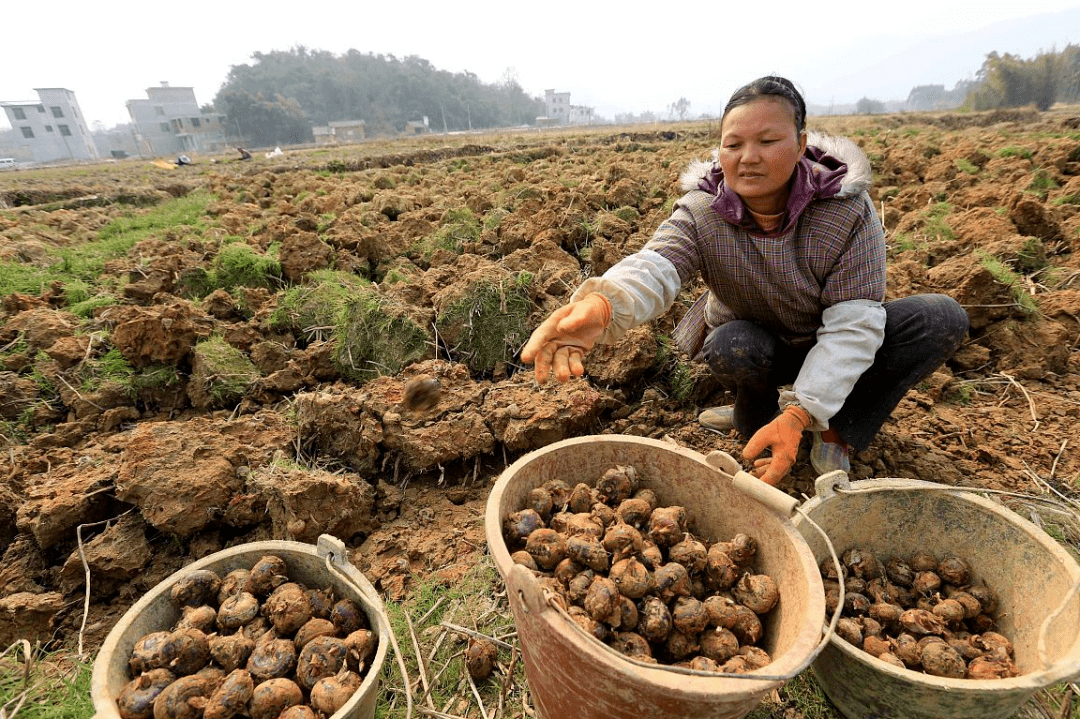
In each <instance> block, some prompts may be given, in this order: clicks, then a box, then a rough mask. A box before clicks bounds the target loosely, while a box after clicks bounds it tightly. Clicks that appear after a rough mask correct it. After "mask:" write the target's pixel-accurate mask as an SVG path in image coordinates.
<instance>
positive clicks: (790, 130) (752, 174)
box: [720, 95, 806, 214]
mask: <svg viewBox="0 0 1080 719" xmlns="http://www.w3.org/2000/svg"><path fill="white" fill-rule="evenodd" d="M805 149H806V133H805V132H798V131H797V130H796V129H795V113H794V110H793V109H792V107H791V105H790V103H788V102H787V100H784V99H783V98H779V97H773V96H769V95H762V96H760V97H757V98H755V99H753V100H751V101H750V102H748V103H746V104H745V105H739V106H738V107H734V108H732V109H731V110H729V111H728V114H727V117H725V118H724V121H723V125H721V128H720V167H721V168H722V169H723V170H724V182H725V183H726V184H727V186H728V187H730V188H731V189H732V190H734V191H735V192H736V193H738V195H739V197H741V198H742V199H743V202H745V203H746V205H747V206H748V207H749V208H750V209H752V210H754V211H755V212H761V213H763V214H773V213H776V212H782V211H783V209H784V208H785V207H786V206H787V198H788V180H790V179H791V173H792V172H794V171H795V165H796V164H798V162H799V158H800V157H802V154H803V151H804V150H805Z"/></svg>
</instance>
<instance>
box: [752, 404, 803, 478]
mask: <svg viewBox="0 0 1080 719" xmlns="http://www.w3.org/2000/svg"><path fill="white" fill-rule="evenodd" d="M809 426H810V415H808V414H807V413H806V410H804V409H803V408H802V407H799V406H797V405H793V404H789V405H788V406H787V407H785V408H784V411H783V412H781V413H780V415H779V416H778V417H777V418H776V419H774V420H773V421H772V422H769V423H768V424H767V425H765V426H764V427H762V428H761V429H759V430H758V431H757V432H755V433H754V436H753V437H751V438H750V441H749V442H747V443H746V447H745V448H744V449H743V457H745V458H746V459H755V458H756V457H757V456H758V455H759V454H761V453H762V452H763V451H765V450H766V449H768V450H770V454H771V456H769V457H764V458H762V459H758V460H756V461H755V462H754V469H753V472H752V474H753V475H754V476H755V477H757V478H758V479H760V480H762V481H763V482H765V483H766V484H771V485H773V486H776V484H777V483H778V482H779V481H780V480H781V479H783V478H784V476H785V475H786V474H787V473H788V471H789V470H790V469H791V467H792V465H794V464H795V457H796V455H798V453H799V441H800V440H801V439H802V433H803V432H804V431H805V430H806V428H807V427H809Z"/></svg>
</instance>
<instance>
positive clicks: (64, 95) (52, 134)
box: [0, 87, 98, 162]
mask: <svg viewBox="0 0 1080 719" xmlns="http://www.w3.org/2000/svg"><path fill="white" fill-rule="evenodd" d="M34 92H36V93H37V96H38V101H37V102H0V107H3V108H4V112H5V113H6V114H7V119H8V122H9V123H11V127H12V129H13V130H14V132H15V141H16V143H17V145H16V149H15V151H14V154H15V155H17V156H18V158H19V159H21V160H23V161H24V162H65V161H67V162H75V161H78V160H96V159H97V158H98V152H97V148H96V147H95V146H94V141H93V139H92V138H91V136H90V129H89V128H88V127H87V126H86V120H85V119H84V118H83V114H82V110H80V109H79V103H78V101H77V100H76V99H75V93H74V92H72V91H71V90H67V89H64V88H62V87H41V88H35V89H34Z"/></svg>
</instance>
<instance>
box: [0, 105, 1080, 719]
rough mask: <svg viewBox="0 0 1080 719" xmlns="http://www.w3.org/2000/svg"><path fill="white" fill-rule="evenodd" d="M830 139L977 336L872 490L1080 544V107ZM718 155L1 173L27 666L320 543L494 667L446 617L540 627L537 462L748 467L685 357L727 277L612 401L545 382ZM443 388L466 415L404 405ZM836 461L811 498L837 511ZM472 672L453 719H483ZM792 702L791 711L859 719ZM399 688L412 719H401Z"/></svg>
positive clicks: (921, 274)
mask: <svg viewBox="0 0 1080 719" xmlns="http://www.w3.org/2000/svg"><path fill="white" fill-rule="evenodd" d="M808 125H809V129H810V130H811V131H818V132H825V133H828V134H834V135H841V136H846V137H849V138H851V139H853V140H855V141H856V142H857V143H858V144H859V145H860V146H861V147H862V148H863V151H864V152H865V153H866V154H867V155H868V157H869V158H870V160H871V162H872V166H873V170H874V187H873V189H872V191H871V195H872V197H873V199H874V202H875V204H876V205H877V206H878V207H879V214H880V216H881V219H882V221H883V223H884V225H885V229H886V236H887V239H888V243H889V270H888V273H889V274H888V295H889V297H890V298H896V297H902V296H905V295H909V294H913V293H916V292H943V293H947V294H949V295H951V296H953V297H954V298H956V299H957V300H958V301H959V302H960V303H961V304H962V305H963V306H964V307H965V308H966V310H967V311H968V314H969V316H970V318H971V331H970V333H969V336H968V338H967V340H966V341H965V343H964V345H963V347H962V348H961V349H960V351H959V352H958V353H957V355H956V356H955V357H954V358H953V359H952V360H950V361H949V363H948V364H947V365H946V366H944V367H942V368H941V369H940V370H938V371H937V372H936V373H935V374H933V375H932V376H931V377H930V378H928V379H927V380H926V381H924V382H923V383H921V384H920V385H919V386H918V387H916V388H915V389H913V390H912V391H911V392H909V394H908V396H907V397H906V398H905V399H904V400H903V401H902V402H901V404H900V405H899V407H898V408H897V410H896V411H895V412H894V414H893V416H892V418H891V419H890V421H889V422H887V423H886V425H885V426H884V428H883V429H882V431H881V432H880V434H879V435H878V437H877V438H876V439H875V440H874V442H873V443H872V444H871V446H870V448H869V449H868V450H867V451H865V452H861V453H859V454H857V455H855V456H854V457H853V458H852V477H851V478H852V479H853V480H857V479H868V478H883V477H907V478H913V479H921V480H927V481H933V482H939V483H943V484H948V485H952V486H956V487H962V488H967V489H972V490H979V489H990V490H1001V491H1006V492H1011V493H1017V494H1026V495H1038V496H1043V497H1050V498H1052V499H1054V500H1055V501H1056V502H1057V503H1058V504H1059V506H1060V509H1059V510H1058V511H1046V510H1045V506H1046V505H1045V503H1042V504H1040V503H1036V502H1031V501H1027V500H1024V499H1023V498H1016V497H1003V498H1002V500H1001V501H1003V502H1004V503H1006V504H1007V505H1009V506H1010V507H1012V508H1013V509H1016V510H1017V511H1018V512H1020V513H1021V514H1022V515H1023V516H1025V517H1030V518H1031V519H1032V520H1033V521H1036V522H1040V523H1042V524H1043V525H1044V527H1045V528H1046V530H1047V531H1048V532H1049V533H1050V534H1051V535H1052V536H1054V537H1055V538H1056V539H1058V540H1059V541H1061V542H1062V543H1064V544H1066V545H1067V546H1070V547H1071V548H1072V549H1073V550H1074V553H1076V552H1080V520H1078V519H1077V516H1078V515H1077V512H1078V511H1080V510H1078V509H1077V507H1078V506H1080V505H1077V502H1080V432H1078V431H1077V427H1078V425H1080V107H1066V108H1055V109H1053V110H1051V111H1049V112H1045V113H1039V112H1036V111H1034V110H1015V111H997V112H993V113H970V114H908V115H881V116H867V117H829V118H821V117H811V118H808ZM718 142H719V135H718V128H717V125H716V123H715V122H713V123H708V122H695V123H680V124H672V125H658V126H632V127H609V126H606V127H593V128H582V129H574V130H570V129H567V130H544V131H540V132H538V131H517V132H507V133H475V134H468V135H449V136H423V137H415V138H404V139H401V140H395V141H372V142H369V143H365V144H361V145H354V146H346V147H336V148H317V149H311V148H308V149H293V150H286V151H285V152H284V154H282V155H280V156H276V157H267V156H265V155H264V153H262V152H255V153H253V154H254V157H253V158H252V159H251V160H249V161H238V160H236V157H235V152H234V153H223V154H222V155H221V156H217V157H210V156H199V157H193V159H194V160H195V164H194V165H192V166H187V167H168V166H161V165H155V164H153V163H151V162H148V161H135V160H123V161H118V162H111V163H102V164H95V165H82V166H74V167H63V168H43V169H36V170H19V171H5V172H0V449H2V451H3V459H2V460H0V649H2V648H4V647H6V646H8V645H10V644H12V642H14V641H15V640H16V639H17V638H19V637H27V638H30V639H31V641H35V640H36V641H40V642H42V643H43V644H46V645H47V646H49V647H52V648H63V649H65V650H67V651H73V650H74V648H75V647H76V646H78V647H81V648H83V651H84V652H85V653H87V654H92V653H93V652H94V651H96V648H97V647H98V646H100V644H101V642H102V641H103V640H104V638H105V636H106V634H107V633H108V632H109V630H110V629H111V628H112V626H113V625H114V624H115V623H116V621H117V620H118V619H119V618H120V617H121V616H122V615H123V613H124V612H125V611H126V610H127V609H128V608H129V607H130V606H131V605H132V604H133V603H134V602H135V601H137V600H138V599H139V598H140V597H141V596H142V595H143V594H144V593H145V592H146V591H147V590H149V589H150V588H152V587H153V586H154V585H156V584H157V583H158V582H160V581H161V580H162V579H164V578H165V577H166V576H168V575H169V574H171V573H172V572H174V571H176V570H177V569H178V568H180V567H182V566H184V565H185V564H188V563H190V562H191V561H193V560H195V559H198V558H201V557H204V556H206V555H208V554H211V553H213V552H216V551H218V550H221V549H223V548H225V547H229V546H233V545H236V544H239V543H243V542H250V541H258V540H264V539H293V540H299V541H307V542H313V541H315V539H316V538H317V537H318V536H319V535H320V534H322V533H330V534H334V535H335V536H338V537H340V538H341V539H343V540H344V541H345V542H346V544H347V546H348V547H349V550H350V558H351V560H352V562H353V563H354V564H355V565H356V566H357V567H358V568H359V569H360V570H361V571H363V572H364V573H365V575H366V576H367V577H368V578H369V579H370V580H371V582H372V583H373V584H374V586H375V587H376V588H377V589H378V590H379V591H380V593H381V594H382V595H383V596H384V597H385V599H386V600H387V602H388V603H389V604H390V605H391V607H392V613H393V614H394V616H395V617H398V618H400V615H401V613H402V612H408V613H409V614H411V615H413V616H412V618H413V619H419V618H421V617H423V618H425V620H426V626H427V628H425V627H424V626H418V627H416V630H417V635H416V641H417V642H418V643H419V644H420V645H421V646H422V647H423V648H424V649H425V651H431V653H432V656H433V657H434V655H435V650H437V649H438V650H440V651H442V652H443V654H440V655H439V656H440V658H441V657H442V656H446V657H451V656H452V655H453V652H454V651H457V652H460V650H461V648H462V647H463V641H464V640H463V635H459V634H454V632H452V631H451V632H450V635H451V636H450V638H449V640H448V641H446V646H444V647H441V648H440V647H438V646H435V644H436V641H437V640H438V641H440V642H441V641H442V640H440V639H438V638H439V636H440V631H441V630H439V629H438V627H439V626H440V623H439V621H438V620H439V618H440V617H441V618H443V619H444V620H445V621H446V622H450V623H454V624H457V625H468V626H471V627H473V628H484V627H485V626H487V627H488V628H487V629H484V631H485V632H487V631H490V632H496V631H499V632H502V633H503V634H504V635H507V636H509V635H508V634H507V632H508V631H509V629H508V627H509V624H510V616H509V613H508V610H507V609H506V606H505V597H501V596H500V592H501V586H500V583H499V581H498V577H497V575H496V574H495V573H494V571H493V570H492V567H491V566H490V560H489V559H488V558H487V557H486V553H485V538H484V517H483V514H484V508H485V502H486V499H487V493H488V490H489V489H490V487H491V486H492V484H493V483H494V481H495V480H496V479H497V478H498V476H499V474H500V473H501V472H502V470H503V469H504V468H505V467H506V466H508V465H509V464H510V463H512V462H513V461H514V460H515V459H516V458H517V457H519V456H521V455H522V454H524V453H526V452H528V451H530V450H532V449H536V448H539V447H542V446H545V445H547V444H550V443H551V442H554V441H557V440H560V439H564V438H568V437H574V436H580V435H588V434H605V433H618V434H632V435H638V436H645V437H652V438H657V439H663V440H666V441H670V442H673V443H675V444H678V445H681V446H684V447H688V448H690V449H693V450H696V451H699V452H702V453H707V452H709V451H711V450H713V449H720V450H723V451H726V452H728V453H729V454H731V455H732V456H734V457H736V458H738V457H739V456H740V451H741V447H742V442H741V441H740V440H739V439H738V438H737V437H735V436H734V434H731V435H718V434H715V433H712V432H709V431H707V430H704V429H702V428H701V427H699V426H698V424H697V422H696V417H697V414H698V412H699V411H700V410H701V409H703V408H705V407H708V406H712V405H715V404H724V403H728V402H730V401H731V397H730V396H729V395H727V394H726V393H725V392H724V390H723V389H721V388H719V387H718V386H717V385H716V383H715V382H714V381H713V380H712V379H711V378H710V377H709V375H708V372H707V370H705V369H704V368H703V367H702V366H699V365H694V364H692V363H689V362H687V361H686V359H685V358H682V357H679V356H678V355H677V354H676V353H675V352H673V351H672V349H671V345H670V339H669V337H670V333H671V331H672V329H673V328H674V326H675V324H676V323H677V322H678V320H679V319H680V318H681V316H682V313H683V312H685V311H686V309H687V308H688V307H689V305H690V303H691V302H692V301H693V300H694V299H695V298H696V297H697V295H698V293H700V291H701V287H700V286H695V287H689V288H684V291H683V293H682V295H681V297H680V299H679V301H678V302H677V303H676V305H675V306H674V307H673V308H672V309H671V310H670V311H669V312H668V313H667V314H666V315H665V316H664V317H662V318H660V319H658V320H656V321H654V322H653V323H651V324H650V325H647V326H644V327H641V328H638V329H636V330H634V331H632V332H631V333H630V334H629V335H628V336H627V337H626V338H625V339H624V340H622V341H621V342H620V343H619V344H618V345H615V346H613V347H609V348H599V349H598V350H596V351H594V352H593V354H592V356H591V357H590V358H589V359H588V361H587V370H588V375H587V376H586V377H585V378H582V379H580V380H575V381H572V382H570V383H567V384H566V385H562V386H555V385H554V384H551V385H545V386H542V387H538V386H537V385H536V383H535V382H534V380H533V377H532V374H531V372H530V371H522V369H523V368H522V367H521V366H520V365H519V364H518V363H517V361H516V353H517V352H518V351H519V350H520V348H521V346H522V345H523V344H524V342H525V340H526V339H527V338H528V334H529V332H530V331H531V329H532V328H533V327H535V326H536V325H537V324H538V323H539V321H540V320H541V319H542V318H543V317H545V316H546V315H547V314H548V313H549V312H550V311H552V310H553V309H555V308H556V307H558V306H560V305H562V304H563V303H564V302H565V301H566V299H567V298H568V297H569V295H570V293H571V292H572V291H573V289H574V288H575V287H576V286H577V284H578V283H580V281H581V280H582V279H584V278H585V277H587V276H590V275H592V274H599V273H601V272H603V271H604V270H606V269H607V268H608V267H610V266H611V265H612V264H614V263H615V262H616V261H618V260H619V259H621V258H622V257H624V256H625V255H626V254H628V253H630V252H633V251H635V250H636V249H638V248H640V247H641V246H642V245H643V244H644V243H645V242H646V241H647V240H648V238H649V236H650V233H651V232H652V230H653V229H655V227H656V226H657V225H659V223H660V222H661V221H662V220H663V219H664V218H665V217H666V216H667V214H668V213H669V212H670V210H671V207H672V203H673V202H674V201H675V200H676V199H677V198H678V195H679V192H678V189H677V188H678V176H679V173H680V172H681V171H682V170H683V169H684V168H685V167H686V165H687V164H688V163H689V162H690V161H691V160H695V159H702V158H706V157H708V155H709V153H710V151H711V149H712V148H713V147H715V146H716V145H717V143H718ZM161 164H165V163H161ZM421 375H424V376H428V377H432V378H436V379H437V380H438V382H439V385H440V389H441V392H440V395H439V398H438V401H437V403H436V404H435V405H434V406H433V407H431V408H430V409H420V410H413V409H409V408H407V407H405V406H404V405H403V404H402V398H403V393H404V388H405V385H406V383H407V382H408V381H409V380H410V379H412V378H414V377H418V376H421ZM808 454H809V441H806V442H804V445H803V447H802V449H801V451H800V461H799V463H798V464H797V465H796V468H795V470H794V472H793V474H792V475H791V476H789V477H788V479H787V480H786V482H785V483H784V484H783V485H782V486H781V488H782V489H783V490H784V491H786V492H788V493H789V494H791V495H793V496H795V497H800V498H801V497H803V496H804V495H805V496H812V495H813V493H814V476H813V473H812V470H811V468H810V466H809V461H808ZM567 479H568V481H571V479H572V478H567ZM571 483H573V482H572V481H571ZM987 541H992V538H988V540H987ZM87 573H88V574H89V577H90V581H89V584H87V581H86V576H87ZM469 592H474V594H470V593H469ZM86 596H88V597H89V600H88V604H89V611H88V612H84V598H85V597H86ZM479 598H482V601H481V599H479ZM432 607H435V608H436V609H437V610H438V611H434V612H433V613H431V614H430V615H429V616H426V617H425V616H424V615H425V613H426V612H427V610H428V609H431V608H432ZM451 610H453V611H451ZM492 623H494V624H492ZM407 624H408V623H400V624H398V625H395V626H400V627H401V628H402V629H403V630H404V633H403V634H402V635H401V636H400V637H399V641H401V642H402V646H403V648H405V649H407V650H408V651H407V652H406V653H408V654H410V656H412V655H413V652H412V650H411V646H409V645H410V644H411V643H410V639H409V631H410V627H409V626H407ZM442 633H443V634H445V632H442ZM455 647H456V648H455ZM447 652H449V653H447ZM499 662H500V667H501V668H500V670H499V671H497V673H496V676H495V677H494V678H493V679H491V680H489V683H488V684H487V685H485V686H482V687H481V689H482V694H481V695H482V696H483V698H484V701H485V703H486V704H487V708H488V710H489V711H490V710H494V709H496V708H497V709H498V711H500V712H502V714H500V716H507V717H510V716H525V715H526V713H527V712H526V709H525V708H524V707H527V706H528V696H527V686H526V684H525V682H524V679H523V677H522V674H521V669H520V656H519V655H517V654H515V653H513V652H503V653H502V654H501V655H500V658H499ZM412 668H413V670H414V671H415V670H416V662H415V659H414V660H413V664H412ZM429 671H430V672H432V674H434V671H435V668H429ZM387 676H388V681H389V683H390V684H391V685H392V686H393V684H394V681H395V679H394V677H396V675H393V676H391V673H389V672H388V675H387ZM460 677H461V673H460V671H459V672H458V673H457V674H456V675H455V676H454V680H453V682H451V684H452V687H451V688H450V689H447V690H446V691H445V692H444V694H445V696H441V697H440V700H441V701H440V702H439V705H438V706H437V707H435V706H434V704H432V708H435V709H437V710H438V711H440V712H444V713H448V714H452V715H457V716H464V715H465V713H466V711H470V712H471V714H470V716H477V708H476V706H475V705H474V704H475V703H474V698H473V694H472V693H471V692H470V688H469V687H468V685H467V684H463V683H454V682H464V680H463V679H461V678H460ZM396 681H397V687H398V689H400V686H401V681H400V678H399V677H398V678H397V679H396ZM413 681H416V676H415V675H414V676H413ZM800 681H801V684H799V685H798V686H797V687H796V689H798V690H802V691H807V692H810V693H811V694H812V688H811V687H808V686H807V682H806V681H803V680H800ZM794 691H795V690H792V692H787V690H781V691H780V692H779V693H776V694H775V695H774V696H772V697H770V698H769V699H767V700H766V702H765V704H763V706H762V708H761V709H760V710H758V714H760V717H762V718H763V717H765V716H772V717H784V718H785V719H811V718H812V717H816V716H825V717H830V716H838V715H837V714H835V713H833V714H830V713H828V712H829V711H833V712H835V710H830V708H829V707H828V706H827V705H826V704H821V703H820V700H819V704H818V705H817V708H815V709H808V708H807V707H806V706H805V705H804V703H803V699H801V698H800V699H798V700H796V698H795V697H794V695H793V692H794ZM422 693H423V691H422V690H419V691H418V693H417V698H418V699H419V698H420V694H422ZM390 694H391V695H393V697H394V698H393V700H392V702H390V703H391V706H390V707H389V708H388V707H385V706H384V707H383V709H382V710H381V711H383V712H384V714H382V715H385V716H395V717H396V716H404V714H403V699H402V698H401V695H400V691H391V692H390ZM436 694H438V692H435V691H432V692H429V695H428V696H429V697H433V696H435V695H436ZM818 711H820V712H824V713H815V712H818ZM1031 711H1032V712H1034V713H1032V714H1030V716H1044V715H1045V716H1052V714H1040V713H1038V712H1039V711H1041V710H1040V709H1038V708H1035V709H1032V710H1031ZM1047 711H1049V710H1047ZM1054 711H1056V708H1055V709H1054ZM758 714H755V715H754V716H758Z"/></svg>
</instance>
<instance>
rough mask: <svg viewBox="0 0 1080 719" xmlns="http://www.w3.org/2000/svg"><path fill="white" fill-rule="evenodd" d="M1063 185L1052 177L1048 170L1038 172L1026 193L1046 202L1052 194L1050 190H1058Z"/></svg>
mask: <svg viewBox="0 0 1080 719" xmlns="http://www.w3.org/2000/svg"><path fill="white" fill-rule="evenodd" d="M1059 187H1061V185H1059V184H1058V182H1057V180H1055V179H1054V178H1053V177H1051V176H1050V173H1049V172H1047V171H1046V170H1038V171H1036V172H1035V176H1034V177H1032V178H1031V184H1029V185H1028V186H1027V187H1026V188H1025V189H1024V192H1028V193H1031V194H1032V195H1036V196H1037V197H1038V198H1039V199H1040V200H1043V201H1045V200H1046V196H1047V195H1048V194H1049V193H1050V190H1056V189H1058V188H1059Z"/></svg>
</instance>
